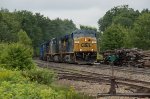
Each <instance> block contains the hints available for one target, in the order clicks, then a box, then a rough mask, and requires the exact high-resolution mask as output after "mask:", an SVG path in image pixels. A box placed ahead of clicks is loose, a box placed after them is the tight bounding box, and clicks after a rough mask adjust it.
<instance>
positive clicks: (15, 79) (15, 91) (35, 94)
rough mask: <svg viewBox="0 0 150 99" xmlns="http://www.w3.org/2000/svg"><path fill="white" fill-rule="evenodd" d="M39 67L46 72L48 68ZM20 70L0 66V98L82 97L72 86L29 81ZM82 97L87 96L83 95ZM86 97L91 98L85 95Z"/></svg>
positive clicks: (47, 98) (74, 98)
mask: <svg viewBox="0 0 150 99" xmlns="http://www.w3.org/2000/svg"><path fill="white" fill-rule="evenodd" d="M40 69H41V68H39V70H38V71H43V73H44V72H45V71H46V72H48V70H45V69H41V70H40ZM22 72H23V71H11V70H6V69H3V68H0V93H1V94H0V99H83V95H82V94H78V93H77V92H75V89H74V88H73V87H71V88H66V87H59V86H52V87H51V86H48V85H44V84H39V83H37V81H35V82H34V81H32V82H31V81H30V80H31V79H30V78H28V77H26V76H22ZM24 72H25V71H24ZM31 72H33V71H31ZM49 72H51V71H49ZM26 73H29V71H28V72H26ZM26 73H25V74H26ZM43 73H42V74H43ZM51 73H52V72H51ZM32 74H33V73H32ZM40 74H41V73H40ZM33 75H34V74H33ZM36 75H38V74H36ZM44 75H45V74H44ZM44 75H43V76H44ZM34 76H35V75H34ZM45 76H46V75H45ZM40 77H41V76H40ZM84 97H87V96H86V95H84ZM86 99H92V98H90V97H87V98H86Z"/></svg>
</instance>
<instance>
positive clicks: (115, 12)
mask: <svg viewBox="0 0 150 99" xmlns="http://www.w3.org/2000/svg"><path fill="white" fill-rule="evenodd" d="M138 16H139V11H138V10H137V11H134V9H132V8H129V7H128V5H123V6H117V7H114V8H112V9H111V10H109V11H107V12H106V14H105V15H104V16H103V17H102V18H100V19H99V21H98V24H99V31H103V32H104V31H105V30H106V29H107V28H108V27H109V26H111V25H112V24H120V25H122V26H124V27H127V28H132V26H133V23H134V21H135V19H136V18H137V17H138Z"/></svg>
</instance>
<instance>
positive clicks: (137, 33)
mask: <svg viewBox="0 0 150 99" xmlns="http://www.w3.org/2000/svg"><path fill="white" fill-rule="evenodd" d="M132 37H133V39H132V41H133V45H134V47H137V48H141V49H145V50H149V49H150V13H143V14H142V15H141V16H139V18H138V19H137V20H136V22H135V24H134V28H133V36H132Z"/></svg>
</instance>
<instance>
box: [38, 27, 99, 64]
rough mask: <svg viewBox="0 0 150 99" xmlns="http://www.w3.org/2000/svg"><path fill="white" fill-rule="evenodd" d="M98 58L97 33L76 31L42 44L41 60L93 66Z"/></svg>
mask: <svg viewBox="0 0 150 99" xmlns="http://www.w3.org/2000/svg"><path fill="white" fill-rule="evenodd" d="M96 58H97V39H96V32H95V31H92V30H76V31H74V32H72V33H71V34H67V35H65V36H62V37H56V38H53V39H50V40H49V41H47V42H45V43H43V44H41V46H40V59H41V60H46V61H54V62H66V63H78V64H93V63H94V62H95V61H96Z"/></svg>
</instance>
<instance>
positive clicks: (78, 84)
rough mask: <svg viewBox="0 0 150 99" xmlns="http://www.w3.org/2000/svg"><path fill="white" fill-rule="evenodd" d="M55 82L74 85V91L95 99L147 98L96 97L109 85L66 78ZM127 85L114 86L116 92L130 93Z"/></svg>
mask: <svg viewBox="0 0 150 99" xmlns="http://www.w3.org/2000/svg"><path fill="white" fill-rule="evenodd" d="M56 83H57V84H59V85H61V86H68V87H74V88H75V90H76V91H78V92H80V93H84V94H88V95H90V96H94V97H95V99H149V98H136V97H134V98H129V97H110V96H109V97H100V98H97V97H96V96H97V93H107V92H108V91H109V88H110V85H109V84H105V83H100V84H99V83H89V82H82V81H74V80H66V79H61V80H58V81H56ZM127 88H128V87H127V86H118V88H116V91H117V93H132V92H131V91H129V90H125V89H127Z"/></svg>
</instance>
